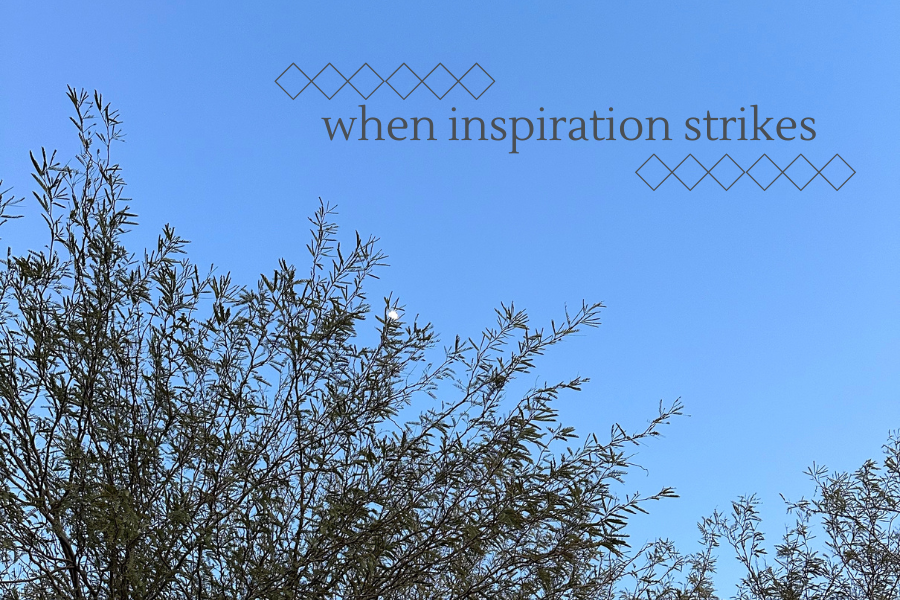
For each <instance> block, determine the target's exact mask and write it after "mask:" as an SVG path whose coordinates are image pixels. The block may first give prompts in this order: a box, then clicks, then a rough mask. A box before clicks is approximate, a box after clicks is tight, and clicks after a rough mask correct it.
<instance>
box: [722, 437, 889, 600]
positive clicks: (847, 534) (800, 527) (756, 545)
mask: <svg viewBox="0 0 900 600" xmlns="http://www.w3.org/2000/svg"><path fill="white" fill-rule="evenodd" d="M898 459H900V439H898V438H897V437H895V436H893V437H891V439H890V440H889V442H888V443H887V444H886V445H885V446H884V460H883V462H882V464H881V465H879V464H878V463H876V462H875V461H873V460H868V461H866V462H865V464H863V465H862V467H860V468H859V469H858V470H857V471H856V472H854V473H830V472H829V471H828V470H827V469H825V468H823V467H817V466H815V465H814V466H813V467H811V468H810V469H809V470H808V471H807V474H808V475H809V477H810V478H811V479H812V480H813V482H814V483H815V485H816V495H815V497H814V498H813V499H812V500H807V499H802V500H800V501H798V502H788V503H787V506H788V512H789V513H791V514H794V515H795V517H796V520H795V523H794V525H793V526H792V527H790V528H788V529H787V531H786V533H785V534H784V536H783V537H782V539H781V541H780V542H779V543H778V544H776V545H775V554H774V557H773V559H772V560H771V561H768V560H766V556H767V552H766V548H765V535H764V534H763V532H762V531H761V529H760V526H761V519H760V516H759V512H758V507H759V500H758V498H756V497H755V496H750V497H745V498H741V499H739V500H738V501H736V502H734V503H733V507H732V514H731V515H728V516H726V515H722V514H718V513H717V514H714V515H713V516H712V517H711V518H710V519H707V520H706V521H705V525H706V526H707V527H708V528H710V529H712V530H714V531H716V532H717V534H718V535H720V536H722V537H724V538H725V539H726V540H727V541H728V542H729V545H730V546H731V547H732V548H733V549H734V550H735V551H736V555H737V559H738V560H739V561H740V562H741V564H742V565H743V567H744V570H745V572H746V575H745V576H744V578H743V579H742V581H741V582H740V585H739V586H738V595H737V597H738V598H740V599H741V600H807V599H814V598H828V599H834V600H897V599H898V598H900V530H898V528H897V523H896V521H897V519H898V517H900V467H898V464H900V463H898ZM816 532H818V534H819V535H818V537H820V538H822V539H823V540H824V543H819V544H817V535H816Z"/></svg>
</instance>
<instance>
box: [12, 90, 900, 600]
mask: <svg viewBox="0 0 900 600" xmlns="http://www.w3.org/2000/svg"><path fill="white" fill-rule="evenodd" d="M69 98H70V99H71V101H72V104H73V106H74V112H75V114H74V117H73V118H72V122H73V124H74V125H75V128H76V131H77V133H78V136H79V140H80V148H81V149H80V152H79V153H78V155H77V156H76V158H75V160H74V161H72V162H69V163H66V164H61V163H60V162H59V161H58V160H57V159H56V155H55V153H50V154H49V155H48V153H47V152H46V151H42V152H41V153H40V155H38V156H32V162H33V165H34V179H35V181H36V183H37V185H38V190H37V191H36V192H35V193H34V198H35V199H36V201H37V203H38V206H39V208H40V211H41V214H42V216H43V219H44V222H45V224H46V228H47V232H48V237H47V241H46V243H45V245H44V246H43V247H42V248H41V249H40V250H31V251H29V252H27V253H25V254H23V255H13V254H12V253H11V252H9V253H8V254H7V258H6V260H4V261H2V263H0V599H3V600H18V599H21V600H26V599H27V600H64V599H65V600H69V599H72V598H75V599H79V600H89V599H90V600H113V599H122V600H125V599H129V600H131V599H134V600H176V599H184V600H187V599H214V600H237V599H241V600H244V599H246V600H263V599H264V600H282V599H301V598H302V599H307V598H310V599H312V598H315V599H318V600H325V599H337V598H342V599H343V598H346V599H353V600H362V599H371V600H374V599H382V598H383V599H425V598H441V599H445V598H447V599H449V598H460V599H488V598H490V599H495V598H497V599H526V598H528V599H530V598H547V599H591V600H593V599H606V600H613V599H619V600H651V599H661V600H717V598H718V596H717V595H716V591H715V586H714V581H713V579H714V576H715V574H716V567H717V560H718V553H719V548H720V545H722V544H723V543H724V544H725V545H726V547H729V548H731V549H732V550H734V552H735V555H736V557H737V559H738V561H739V563H740V565H742V569H743V570H744V572H745V573H746V575H745V577H744V578H743V580H742V581H741V582H740V584H739V586H738V589H737V596H736V597H737V598H740V599H741V600H799V599H803V600H811V599H814V598H816V599H818V598H827V599H829V600H832V599H837V600H862V599H866V600H897V599H898V598H900V592H898V587H900V534H898V531H897V529H896V525H895V521H896V519H897V516H898V510H900V508H898V507H900V468H898V460H900V441H898V440H897V438H892V440H891V442H890V443H889V444H888V445H886V446H885V459H884V461H883V463H882V464H877V463H875V462H874V461H869V462H866V463H865V464H864V465H863V467H862V468H861V469H859V470H858V471H857V472H855V473H852V474H845V473H836V474H833V473H829V472H828V471H827V470H825V469H822V468H818V467H813V468H812V469H811V470H810V471H809V475H810V476H811V477H812V478H813V481H814V483H815V485H816V495H815V497H814V498H813V499H812V500H805V499H804V500H801V501H799V502H794V503H789V504H788V508H789V511H790V512H791V513H792V514H794V515H795V517H796V522H795V524H794V525H793V526H792V527H791V528H789V529H788V530H787V533H786V534H785V535H784V537H783V538H782V540H781V542H779V543H778V544H776V545H775V548H774V549H775V552H774V555H773V558H772V559H768V554H767V552H766V538H765V535H764V534H763V532H762V523H761V519H760V516H759V512H758V506H759V500H758V499H757V498H756V497H755V496H751V497H748V498H742V499H740V500H738V501H737V502H735V503H734V504H733V510H732V511H731V513H730V514H727V515H726V514H722V513H719V512H716V513H714V514H713V515H712V516H711V517H709V518H706V519H703V520H702V521H701V522H700V525H699V528H700V534H701V539H700V543H701V549H700V550H699V551H697V552H695V553H693V554H683V553H681V552H679V551H678V550H677V549H676V548H675V546H674V545H673V544H672V543H671V542H669V541H667V540H656V541H651V542H649V543H645V544H643V545H637V546H636V547H632V546H630V545H629V543H628V541H629V537H628V534H627V526H628V524H629V519H630V518H631V517H632V516H633V515H634V514H636V513H642V512H646V510H647V508H646V507H647V503H648V502H652V501H655V500H659V499H662V498H668V497H673V496H674V495H675V494H674V492H673V491H672V490H671V489H670V488H664V489H662V490H660V491H659V492H658V493H656V494H652V495H650V496H646V497H644V496H640V495H638V494H637V493H623V491H622V490H623V489H624V488H623V484H624V481H625V477H626V475H627V474H628V472H629V471H630V469H631V468H632V467H634V466H635V465H634V463H633V456H632V452H633V451H634V448H635V447H636V446H638V445H640V444H641V443H643V442H645V441H647V440H649V439H650V438H653V437H655V436H657V435H659V430H660V427H661V426H662V425H663V424H665V423H666V422H667V421H668V420H669V418H670V417H672V416H673V415H677V414H680V412H681V405H680V403H678V402H677V401H676V402H675V403H674V404H673V405H672V406H669V407H664V406H663V405H662V404H661V405H660V410H659V414H658V415H657V416H656V417H655V418H654V419H652V420H651V421H650V422H649V423H648V425H647V426H646V427H645V428H644V429H642V430H638V431H635V432H629V431H626V430H625V429H623V428H622V427H619V426H615V427H613V428H612V431H611V434H610V436H609V437H608V438H607V439H604V440H600V439H599V438H598V437H597V436H595V435H589V436H587V437H586V438H584V439H579V438H577V436H576V434H575V431H574V430H573V428H571V427H568V426H566V425H564V424H563V423H560V422H559V419H558V415H557V412H556V409H555V408H554V401H555V400H556V398H557V397H558V396H559V394H560V393H563V392H567V391H578V390H579V389H580V388H581V386H582V384H583V383H584V382H585V381H586V380H585V379H582V378H575V379H571V380H566V381H561V382H557V383H550V384H547V383H545V384H543V385H540V386H536V387H534V388H532V389H530V390H527V391H526V392H524V393H520V394H518V395H516V394H515V393H513V391H512V390H513V389H517V388H514V387H513V386H512V385H511V384H512V383H513V382H514V381H516V379H517V378H520V377H521V376H523V375H526V374H530V373H532V372H533V370H534V367H535V360H536V359H537V357H539V356H540V355H542V354H543V353H544V352H545V351H547V350H548V349H549V348H550V347H551V346H554V345H556V344H558V343H560V342H562V341H563V340H564V339H565V338H567V337H568V336H570V335H572V334H574V333H576V332H578V331H579V330H581V329H583V328H586V327H594V326H596V325H598V323H599V321H598V314H599V310H600V309H601V308H602V305H600V304H584V305H582V306H581V307H579V308H578V310H576V311H574V313H571V314H570V313H568V312H567V313H566V314H565V315H564V318H563V319H562V320H561V321H560V322H558V323H556V322H551V324H550V327H549V328H548V329H540V328H537V329H535V328H533V327H532V326H531V324H530V322H529V320H528V317H527V315H526V314H525V312H523V311H521V310H518V309H516V308H514V306H512V305H509V306H501V308H500V309H499V310H498V311H497V318H496V324H495V325H494V326H493V327H489V328H487V329H485V330H484V332H483V334H482V335H481V336H480V337H477V338H475V339H465V340H464V339H460V338H456V339H454V340H453V341H452V342H451V343H450V344H449V345H448V346H446V347H445V348H443V351H441V349H440V348H439V347H438V339H437V336H436V334H435V332H434V331H433V330H432V328H431V326H430V325H428V324H424V323H420V322H419V321H418V320H417V319H415V318H413V319H406V318H405V316H404V311H403V307H402V306H401V305H400V304H399V303H398V302H397V301H396V300H395V299H392V298H387V299H385V302H384V305H383V307H382V308H381V309H379V310H377V311H374V310H372V309H371V307H370V306H369V304H368V302H367V298H366V293H365V284H366V281H367V279H368V278H369V277H374V276H375V272H376V270H377V269H378V268H379V267H380V266H382V265H383V263H384V255H383V254H381V253H380V252H379V251H378V249H377V247H376V240H375V239H372V238H368V239H364V238H361V237H360V236H359V235H357V236H356V238H355V240H354V241H353V242H352V243H351V244H350V245H349V247H347V246H342V245H341V244H340V243H338V241H337V235H338V231H337V228H336V226H335V225H334V223H333V222H332V220H331V217H332V210H331V209H330V207H329V206H327V205H325V204H322V205H321V206H320V208H319V210H318V211H317V213H316V214H315V216H314V217H313V218H312V219H311V222H312V230H311V242H310V244H309V246H308V249H309V253H310V264H309V267H308V269H306V270H304V271H299V270H298V269H297V268H296V267H295V266H293V265H292V264H290V263H288V262H287V261H281V262H280V263H279V265H278V267H277V269H275V270H274V272H273V273H272V274H271V275H266V276H261V277H260V278H259V281H258V282H256V284H255V285H252V286H241V285H237V284H235V283H233V282H232V281H231V278H230V276H229V275H227V274H225V275H217V274H215V272H214V271H212V270H210V271H208V272H201V271H200V269H198V267H197V266H195V265H194V264H193V263H192V262H191V261H190V260H189V259H188V257H187V254H186V242H185V240H183V239H181V238H180V237H179V236H178V235H177V234H176V233H175V231H174V229H172V228H171V227H169V226H166V227H165V228H164V229H163V231H162V233H161V235H160V236H159V239H158V242H157V244H156V247H155V249H152V250H147V251H144V252H143V253H142V254H141V255H136V254H134V253H132V252H130V251H129V250H127V249H126V248H125V246H124V242H123V237H124V234H125V233H126V232H127V231H128V228H129V227H132V226H133V225H134V220H135V215H134V214H133V213H131V212H130V209H129V208H128V206H127V205H125V199H124V198H123V192H124V182H123V180H122V176H121V170H120V168H119V166H118V164H116V163H115V162H113V161H112V158H111V157H112V154H111V150H112V147H113V145H114V143H115V142H116V140H118V139H119V138H120V132H119V126H120V122H119V119H118V115H117V114H116V112H115V111H113V110H111V109H110V108H109V106H108V105H107V104H104V103H103V101H102V98H101V97H100V96H99V95H97V94H95V95H94V96H93V97H90V96H88V95H87V94H85V93H83V92H76V91H75V90H70V91H69ZM15 204H16V202H15V201H14V200H13V199H12V198H11V197H10V196H9V195H8V194H0V222H6V221H7V220H8V219H10V218H14V217H13V216H12V215H11V210H12V208H13V206H14V205H15ZM365 340H368V341H365ZM408 415H417V416H416V417H415V418H412V419H411V420H408V419H409V417H408ZM405 419H407V420H405ZM817 534H818V536H819V539H823V540H824V543H818V545H817V541H818V540H817Z"/></svg>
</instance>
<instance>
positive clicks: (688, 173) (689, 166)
mask: <svg viewBox="0 0 900 600" xmlns="http://www.w3.org/2000/svg"><path fill="white" fill-rule="evenodd" d="M689 159H690V160H689ZM672 174H673V175H675V179H677V180H678V181H680V182H681V184H682V185H683V186H684V187H686V188H687V189H688V191H690V190H693V189H694V188H695V187H697V184H698V183H700V182H701V181H702V180H703V178H704V177H706V176H707V175H709V171H707V170H706V167H704V166H703V165H701V164H700V161H699V160H697V159H696V158H694V155H693V154H688V155H687V156H685V157H684V160H682V161H681V162H680V163H678V166H677V167H675V168H674V169H672ZM691 181H693V182H694V183H693V184H691V183H690V182H691Z"/></svg>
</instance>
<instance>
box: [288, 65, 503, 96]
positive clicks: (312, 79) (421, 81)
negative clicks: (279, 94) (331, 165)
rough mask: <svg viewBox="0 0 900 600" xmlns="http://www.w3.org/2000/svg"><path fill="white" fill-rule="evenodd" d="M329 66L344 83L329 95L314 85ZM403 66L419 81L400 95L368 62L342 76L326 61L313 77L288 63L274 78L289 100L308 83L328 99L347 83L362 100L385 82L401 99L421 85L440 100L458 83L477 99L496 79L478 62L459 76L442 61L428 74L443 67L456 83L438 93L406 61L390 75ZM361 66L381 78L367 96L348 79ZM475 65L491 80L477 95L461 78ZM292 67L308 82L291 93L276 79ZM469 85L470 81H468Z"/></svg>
mask: <svg viewBox="0 0 900 600" xmlns="http://www.w3.org/2000/svg"><path fill="white" fill-rule="evenodd" d="M329 66H330V67H331V68H332V69H334V71H335V72H336V73H337V74H338V75H340V76H341V77H343V79H344V84H343V85H341V86H340V87H339V88H338V89H337V91H335V92H334V93H333V94H331V96H329V95H328V94H326V93H325V92H324V91H322V89H321V88H320V87H319V86H318V85H316V77H318V76H319V75H321V74H322V72H324V71H325V69H327V68H328V67H329ZM404 66H405V67H406V68H407V69H409V71H410V73H412V74H413V76H414V77H415V78H416V79H418V80H419V83H417V84H416V85H415V86H414V87H413V89H412V90H410V91H409V92H408V93H407V94H406V96H404V95H402V94H401V93H400V92H399V91H397V90H396V89H394V87H393V86H392V85H391V84H390V83H389V82H388V80H389V79H390V78H391V77H390V76H388V77H387V78H384V77H382V76H381V75H380V74H379V73H378V72H377V71H376V70H375V69H373V68H372V65H370V64H369V63H363V65H362V66H361V67H360V68H359V69H357V70H356V71H355V72H354V73H353V75H351V76H350V77H344V74H343V73H341V72H340V71H339V70H338V68H337V67H335V66H334V65H333V64H331V63H328V64H327V65H325V66H324V67H322V70H321V71H319V72H318V73H317V74H316V75H314V76H313V77H310V76H309V75H307V74H306V73H305V72H304V71H303V69H301V68H300V67H298V66H297V65H296V64H295V63H291V64H290V65H288V68H287V69H285V70H284V71H282V72H281V75H279V76H278V77H276V78H275V84H276V85H277V86H278V87H280V88H281V90H282V91H283V92H284V93H285V94H287V95H288V97H289V98H290V99H291V100H294V99H295V98H297V96H299V95H300V94H302V93H303V92H304V90H306V89H307V88H309V87H310V84H312V85H313V87H315V88H316V89H317V90H319V91H320V92H322V95H323V96H325V97H326V98H328V99H329V100H331V99H332V98H334V97H335V96H336V95H337V93H338V92H339V91H341V90H342V89H344V87H346V86H347V84H350V87H351V88H352V89H353V90H355V91H356V93H357V94H359V95H360V96H362V98H363V100H368V99H369V97H371V96H372V94H374V93H375V90H377V89H378V88H380V87H381V86H382V84H384V83H387V87H388V88H390V89H392V90H394V92H395V93H396V94H397V95H398V96H400V98H401V99H402V100H406V98H408V97H409V95H410V94H411V93H412V92H413V91H414V90H415V89H417V88H418V87H419V86H422V87H424V88H425V89H427V90H428V91H430V92H431V93H432V94H434V96H435V98H437V99H438V100H442V99H443V98H444V96H446V95H447V94H448V93H449V92H450V90H452V89H453V88H455V87H456V86H457V85H459V87H461V88H462V89H464V90H466V91H467V92H468V93H469V95H470V96H472V97H473V98H474V99H476V100H478V99H479V98H481V96H483V95H484V93H485V92H486V91H488V89H490V87H491V86H492V85H494V84H495V83H496V80H495V79H494V78H493V77H491V74H490V73H488V72H487V71H486V70H485V69H484V67H482V66H481V65H480V64H478V63H475V64H474V65H472V66H471V67H469V69H468V70H467V71H466V72H465V73H463V74H462V76H461V77H457V76H456V75H454V74H453V72H452V71H450V69H448V68H447V66H446V65H445V64H443V63H438V64H437V65H435V67H434V69H431V70H430V71H428V75H431V74H432V73H433V72H434V71H435V70H437V68H438V67H443V68H444V70H446V71H447V73H448V74H449V75H450V77H452V78H453V79H455V80H456V83H454V84H453V85H451V86H450V87H449V88H448V89H447V90H446V91H445V92H444V93H443V94H441V95H438V94H437V92H435V91H434V90H432V89H431V88H430V87H428V84H427V83H425V80H426V79H428V75H425V77H419V75H418V74H417V73H416V72H415V71H413V70H412V68H410V66H409V65H407V64H406V63H402V64H401V65H400V66H399V67H397V69H396V70H394V71H393V72H392V74H391V75H393V74H394V73H396V72H397V71H399V70H400V69H402V68H403V67H404ZM363 67H369V69H371V70H372V72H373V73H374V74H375V75H376V76H377V77H378V79H380V80H381V83H379V84H378V85H377V86H376V87H375V89H373V90H372V91H371V92H369V95H368V96H365V95H363V93H362V92H361V91H359V90H358V89H357V88H356V87H355V86H354V85H353V84H352V83H350V80H351V79H353V77H354V76H355V75H356V74H357V73H359V72H360V71H361V70H362V69H363ZM476 67H477V68H479V69H481V72H482V73H484V74H485V75H487V77H488V79H490V80H491V82H490V83H489V84H488V85H487V87H486V88H484V89H483V90H481V92H480V93H478V94H477V95H476V94H475V93H474V92H473V91H472V90H470V89H469V88H468V87H466V85H465V84H464V83H463V79H465V78H466V75H468V74H469V73H471V72H472V70H473V69H475V68H476ZM292 68H293V69H296V70H297V71H299V72H300V74H301V75H302V76H303V77H305V78H306V80H307V82H308V83H307V84H306V85H304V86H303V88H302V89H301V90H300V91H299V92H297V93H296V94H291V92H289V91H288V90H286V89H285V88H284V86H282V85H281V84H280V83H279V82H278V80H279V79H281V78H282V77H283V76H284V75H285V74H286V73H287V72H288V71H290V70H291V69H292ZM470 85H471V83H470Z"/></svg>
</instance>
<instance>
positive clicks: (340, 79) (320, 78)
mask: <svg viewBox="0 0 900 600" xmlns="http://www.w3.org/2000/svg"><path fill="white" fill-rule="evenodd" d="M312 84H313V85H314V86H316V87H317V88H318V90H319V91H320V92H322V94H323V95H324V96H325V97H326V98H328V99H329V100H331V99H332V98H334V95H335V94H337V93H338V92H339V91H341V88H343V87H344V86H345V85H347V78H346V77H344V76H343V75H341V72H340V71H338V70H337V69H336V68H334V65H332V64H331V63H328V64H327V65H325V68H324V69H322V70H321V71H319V72H318V73H316V76H315V77H313V78H312Z"/></svg>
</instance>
